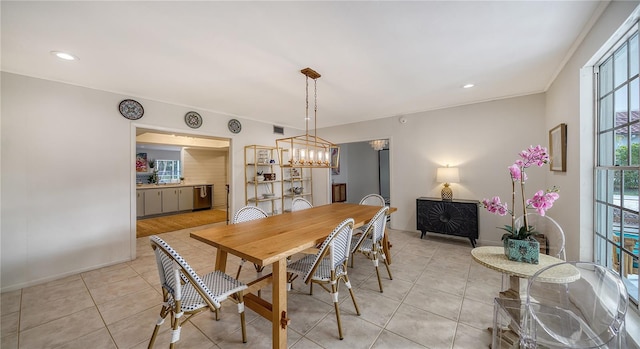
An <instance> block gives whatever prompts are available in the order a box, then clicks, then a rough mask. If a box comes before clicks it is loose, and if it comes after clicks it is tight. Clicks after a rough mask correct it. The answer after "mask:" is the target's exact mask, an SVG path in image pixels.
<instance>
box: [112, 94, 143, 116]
mask: <svg viewBox="0 0 640 349" xmlns="http://www.w3.org/2000/svg"><path fill="white" fill-rule="evenodd" d="M118 110H120V114H122V116H124V117H125V118H127V119H129V120H138V119H140V118H141V117H142V115H144V108H143V107H142V104H140V102H138V101H134V100H133V99H125V100H123V101H122V102H120V105H119V106H118Z"/></svg>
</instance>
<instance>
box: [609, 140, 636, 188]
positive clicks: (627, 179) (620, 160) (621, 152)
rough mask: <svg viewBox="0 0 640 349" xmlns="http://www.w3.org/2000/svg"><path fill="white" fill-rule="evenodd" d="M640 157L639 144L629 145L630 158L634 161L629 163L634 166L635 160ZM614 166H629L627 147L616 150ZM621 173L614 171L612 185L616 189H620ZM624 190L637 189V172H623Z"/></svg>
mask: <svg viewBox="0 0 640 349" xmlns="http://www.w3.org/2000/svg"><path fill="white" fill-rule="evenodd" d="M639 156H640V144H638V143H633V144H631V157H632V159H636V160H634V161H631V163H633V164H636V163H637V162H638V161H637V159H638V158H639ZM616 164H617V165H621V166H628V165H629V152H628V148H627V146H624V145H623V146H620V147H618V148H617V149H616ZM621 176H622V171H616V173H615V177H614V179H613V185H614V187H615V188H616V189H620V182H621V179H620V178H621ZM624 189H625V190H626V189H638V172H637V171H625V176H624Z"/></svg>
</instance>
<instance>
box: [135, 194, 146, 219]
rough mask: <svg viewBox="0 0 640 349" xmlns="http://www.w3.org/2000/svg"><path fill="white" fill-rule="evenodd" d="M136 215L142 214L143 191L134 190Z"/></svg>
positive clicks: (140, 215)
mask: <svg viewBox="0 0 640 349" xmlns="http://www.w3.org/2000/svg"><path fill="white" fill-rule="evenodd" d="M136 216H138V217H142V216H144V191H142V190H136Z"/></svg>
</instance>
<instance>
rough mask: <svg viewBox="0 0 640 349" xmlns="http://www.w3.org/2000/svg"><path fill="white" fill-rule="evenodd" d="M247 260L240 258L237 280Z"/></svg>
mask: <svg viewBox="0 0 640 349" xmlns="http://www.w3.org/2000/svg"><path fill="white" fill-rule="evenodd" d="M244 262H245V260H244V259H241V260H240V265H239V266H238V272H237V273H236V280H237V279H239V278H240V271H241V270H242V265H243V264H244Z"/></svg>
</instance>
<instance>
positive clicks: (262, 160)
mask: <svg viewBox="0 0 640 349" xmlns="http://www.w3.org/2000/svg"><path fill="white" fill-rule="evenodd" d="M277 151H278V150H277V148H275V147H269V146H264V145H247V146H245V147H244V182H245V192H244V197H245V205H254V206H258V207H260V208H261V209H263V210H265V211H266V212H267V213H269V214H271V215H274V214H278V213H280V212H282V208H281V206H280V205H279V204H280V202H281V199H282V196H281V194H282V180H281V178H282V171H280V166H279V165H278V164H277V161H278V153H277ZM259 172H260V173H262V176H265V175H270V176H269V177H271V178H273V179H268V178H264V177H263V178H261V177H260V176H259V175H258V173H259ZM278 176H280V178H277V177H278ZM265 194H266V195H265ZM278 194H280V195H278Z"/></svg>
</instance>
